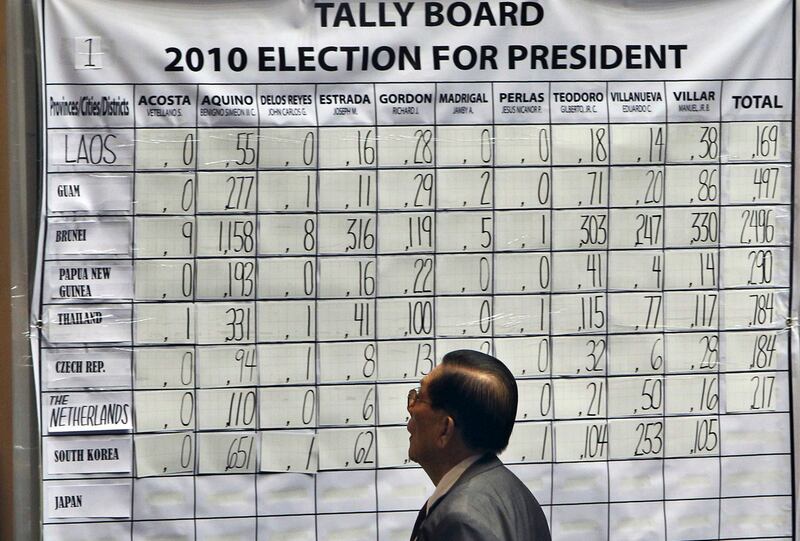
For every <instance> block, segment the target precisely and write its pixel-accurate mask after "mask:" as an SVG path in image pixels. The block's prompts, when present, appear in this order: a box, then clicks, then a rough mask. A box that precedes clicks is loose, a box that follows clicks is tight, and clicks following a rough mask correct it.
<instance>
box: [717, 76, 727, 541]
mask: <svg viewBox="0 0 800 541" xmlns="http://www.w3.org/2000/svg"><path fill="white" fill-rule="evenodd" d="M724 89H725V81H724V80H721V81H720V82H719V94H720V96H724V95H725V94H724V92H723V91H724ZM718 101H719V109H718V111H719V121H718V124H717V125H718V126H719V133H718V135H717V141H719V147H718V148H717V167H718V169H719V171H718V173H717V181H718V183H719V191H718V192H717V216H719V220H718V221H717V224H718V226H717V227H718V228H719V229H718V230H717V268H716V269H715V272H716V276H715V277H714V278H715V283H716V285H717V299H718V301H717V304H719V310H717V355H718V359H722V358H723V355H722V353H723V352H722V341H721V340H720V326H721V323H722V321H723V318H722V312H723V310H724V309H725V307H724V306H723V301H722V297H723V295H722V293H723V291H722V287H721V285H720V278H721V276H722V270H721V269H722V248H721V246H722V233H721V232H722V231H724V223H723V221H722V219H723V213H722V143H723V139H722V98H720V99H719V100H718ZM721 364H722V363H720V362H717V426H718V427H719V443H718V444H717V445H718V447H717V454H718V455H719V456H718V458H717V468H718V470H717V473H718V475H719V479H718V491H719V494H718V496H717V497H718V500H717V503H718V506H717V517H718V518H717V537H720V536H721V535H722V417H721V415H720V411H719V410H720V404H721V401H720V400H719V395H720V393H721V392H722V371H721V370H720V365H721Z"/></svg>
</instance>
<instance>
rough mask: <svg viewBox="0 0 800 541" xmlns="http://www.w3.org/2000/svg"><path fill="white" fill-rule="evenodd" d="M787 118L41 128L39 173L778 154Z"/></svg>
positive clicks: (613, 161) (784, 146) (754, 158)
mask: <svg viewBox="0 0 800 541" xmlns="http://www.w3.org/2000/svg"><path fill="white" fill-rule="evenodd" d="M791 129H792V124H791V123H790V122H736V123H685V124H666V125H663V124H610V125H608V124H564V125H559V124H554V125H524V126H499V125H497V126H495V125H488V126H485V125H477V126H473V125H469V126H450V127H442V126H439V127H435V128H434V127H431V126H411V127H381V128H375V127H369V126H358V127H337V128H313V129H309V128H273V129H261V128H259V129H250V130H248V129H246V128H245V129H244V131H242V129H239V130H236V129H234V128H202V129H194V128H188V129H187V128H182V129H170V130H158V129H136V130H134V129H130V128H118V129H112V128H80V129H69V130H65V129H50V130H48V131H47V162H46V164H47V165H46V166H47V172H49V173H57V172H70V171H76V170H78V171H80V170H85V171H126V170H129V171H130V170H138V171H170V170H187V169H194V168H197V169H208V170H224V171H229V170H237V171H240V170H249V171H252V170H255V169H276V168H277V169H315V168H323V169H350V168H357V169H365V168H366V169H374V168H381V167H395V168H419V167H429V168H430V167H465V166H482V167H488V166H503V165H505V166H545V165H552V166H559V165H583V166H592V165H595V166H596V165H604V164H605V165H625V164H627V165H644V164H653V165H658V164H679V163H695V164H719V163H739V162H744V163H748V162H755V163H774V162H781V163H788V162H790V161H791V150H792V132H791Z"/></svg>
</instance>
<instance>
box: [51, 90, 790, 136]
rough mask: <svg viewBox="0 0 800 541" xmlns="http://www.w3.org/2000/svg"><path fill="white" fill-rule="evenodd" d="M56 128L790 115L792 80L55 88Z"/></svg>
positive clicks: (712, 118) (774, 117)
mask: <svg viewBox="0 0 800 541" xmlns="http://www.w3.org/2000/svg"><path fill="white" fill-rule="evenodd" d="M47 90H48V96H47V119H48V127H50V128H70V127H104V126H107V127H133V126H136V127H192V126H198V127H214V126H259V125H262V126H315V125H333V126H336V125H374V124H378V125H398V124H399V125H415V124H425V125H428V124H492V123H497V124H548V123H551V122H552V123H559V124H561V123H564V124H571V123H607V122H687V121H689V122H691V121H701V122H702V121H706V122H707V121H720V120H722V121H748V120H766V121H775V120H790V119H791V117H792V84H791V81H789V80H758V81H724V82H723V81H688V82H672V81H670V82H647V81H643V82H607V83H606V82H576V83H439V84H428V83H421V84H419V83H413V84H374V85H373V84H360V83H359V84H346V85H241V84H234V85H174V86H173V85H50V86H48V87H47Z"/></svg>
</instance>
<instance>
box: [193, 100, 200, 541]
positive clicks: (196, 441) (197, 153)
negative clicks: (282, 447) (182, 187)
mask: <svg viewBox="0 0 800 541" xmlns="http://www.w3.org/2000/svg"><path fill="white" fill-rule="evenodd" d="M194 90H195V97H194V103H195V106H194V145H195V148H194V182H192V213H193V214H194V216H193V218H192V220H193V226H192V227H193V228H194V231H197V185H198V184H199V179H198V176H197V172H198V169H199V164H200V130H199V129H198V127H197V126H198V125H199V123H200V122H199V118H200V117H199V113H200V110H199V109H200V85H199V84H197V85H195V88H194ZM196 238H197V237H196V235H195V236H194V239H196ZM192 242H193V246H192V284H193V285H194V287H192V308H193V309H194V307H195V306H196V301H197V241H196V240H193V241H192ZM192 360H193V365H194V366H192V371H193V372H194V373H193V374H192V376H193V377H192V384H193V390H192V397H193V400H192V408H193V410H194V411H193V414H194V415H193V417H194V434H193V439H194V457H193V458H194V464H193V468H192V470H193V471H192V489H193V491H194V507H193V509H192V523H193V525H194V536H195V539H196V538H197V473H198V472H197V470H198V464H199V463H200V453H199V450H200V445H199V437H198V433H197V335H196V334H195V342H194V344H193V345H192Z"/></svg>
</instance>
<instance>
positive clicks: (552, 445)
mask: <svg viewBox="0 0 800 541" xmlns="http://www.w3.org/2000/svg"><path fill="white" fill-rule="evenodd" d="M552 87H553V83H552V82H551V81H548V82H547V121H548V125H547V133H548V138H549V148H550V150H549V152H548V156H547V159H548V161H549V162H550V164H549V167H548V172H549V178H548V184H549V188H548V197H547V199H548V201H547V202H548V204H549V205H550V236H549V239H548V240H549V241H550V283H549V284H548V285H549V286H550V294H549V297H548V299H547V301H548V302H547V351H546V355H547V361H548V363H547V364H548V366H549V368H550V396H551V397H552V398H551V401H552V403H551V405H550V413H551V415H552V418H551V420H550V508H549V511H550V512H549V513H548V517H547V518H548V524H550V529H551V530H552V528H553V526H552V525H553V507H555V506H554V504H553V496H554V495H555V489H554V488H553V487H554V486H555V473H556V472H555V470H556V467H555V461H556V438H555V436H556V395H555V392H553V389H554V388H555V385H554V381H553V353H552V352H553V278H552V277H553V276H555V273H554V272H553V269H555V258H554V255H553V196H554V188H555V182H554V177H553V152H554V150H555V149H554V147H553V101H552V92H553V88H552ZM545 435H547V432H546V431H545Z"/></svg>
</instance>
